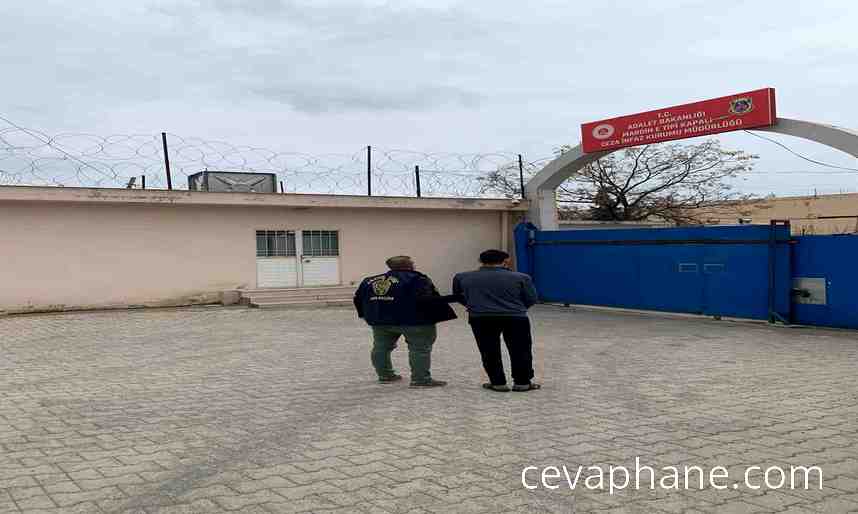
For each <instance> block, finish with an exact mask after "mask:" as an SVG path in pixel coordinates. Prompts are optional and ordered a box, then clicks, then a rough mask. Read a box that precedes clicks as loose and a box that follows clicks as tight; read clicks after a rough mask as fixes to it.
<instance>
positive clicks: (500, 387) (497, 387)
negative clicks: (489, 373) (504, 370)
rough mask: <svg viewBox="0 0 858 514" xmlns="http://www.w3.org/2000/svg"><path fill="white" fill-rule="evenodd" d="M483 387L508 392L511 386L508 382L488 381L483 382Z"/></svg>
mask: <svg viewBox="0 0 858 514" xmlns="http://www.w3.org/2000/svg"><path fill="white" fill-rule="evenodd" d="M483 389H488V390H490V391H497V392H499V393H508V392H509V386H508V385H506V384H503V385H494V384H491V383H489V382H486V383H485V384H483Z"/></svg>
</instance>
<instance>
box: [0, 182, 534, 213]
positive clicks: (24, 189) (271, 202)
mask: <svg viewBox="0 0 858 514" xmlns="http://www.w3.org/2000/svg"><path fill="white" fill-rule="evenodd" d="M3 202H51V203H85V204H143V205H221V206H238V207H300V208H324V209H330V208H340V209H343V208H347V209H427V210H429V209H434V210H446V209H456V210H466V211H526V210H527V206H528V202H527V200H520V201H518V200H506V199H505V200H497V199H485V198H433V197H429V198H408V197H397V196H353V195H314V194H293V193H286V194H281V193H209V192H204V191H187V190H179V189H173V190H166V189H119V188H94V187H57V186H0V203H3Z"/></svg>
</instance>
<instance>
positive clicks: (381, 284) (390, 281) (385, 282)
mask: <svg viewBox="0 0 858 514" xmlns="http://www.w3.org/2000/svg"><path fill="white" fill-rule="evenodd" d="M371 283H372V290H373V292H374V293H375V294H377V295H378V296H385V295H386V294H387V292H388V291H390V288H391V287H393V285H394V284H398V283H399V279H398V278H396V277H379V278H377V279H375V280H373V281H372V282H371Z"/></svg>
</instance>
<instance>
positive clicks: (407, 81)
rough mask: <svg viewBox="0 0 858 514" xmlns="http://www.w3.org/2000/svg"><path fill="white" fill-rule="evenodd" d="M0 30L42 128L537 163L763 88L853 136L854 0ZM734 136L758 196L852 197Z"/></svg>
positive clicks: (534, 6)
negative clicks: (662, 114) (635, 125)
mask: <svg viewBox="0 0 858 514" xmlns="http://www.w3.org/2000/svg"><path fill="white" fill-rule="evenodd" d="M0 26H2V28H3V31H2V33H3V37H2V39H0V63H2V65H3V71H2V74H0V88H2V89H0V91H2V93H3V94H2V98H0V115H3V116H5V117H7V118H9V119H10V120H12V121H14V122H15V123H18V124H21V125H23V126H26V127H31V128H35V129H39V130H41V131H43V132H46V133H49V134H55V133H59V132H88V133H97V134H105V135H106V134H115V133H122V134H127V133H145V134H149V133H153V134H157V133H159V132H161V131H162V130H163V131H169V132H172V133H176V134H182V135H187V136H197V137H201V138H205V139H220V140H227V141H230V142H234V143H236V144H250V145H256V146H264V147H270V148H274V149H278V150H284V151H296V152H307V153H326V152H353V151H355V150H358V149H360V148H361V147H362V146H365V145H368V144H371V145H374V146H378V147H384V148H406V149H412V150H417V151H426V152H437V151H449V152H462V153H485V152H492V151H507V152H515V153H518V152H521V153H524V154H525V155H526V156H528V157H530V158H536V157H542V156H546V155H550V154H551V151H552V149H553V148H555V147H557V146H559V145H561V144H565V143H576V142H577V141H578V140H579V137H580V136H579V134H580V128H579V126H580V124H581V123H583V122H586V121H592V120H596V119H600V118H607V117H612V116H617V115H622V114H629V113H633V112H638V111H644V110H650V109H655V108H659V107H664V106H669V105H674V104H678V103H685V102H688V101H695V100H701V99H706V98H710V97H717V96H723V95H728V94H732V93H736V92H742V91H747V90H752V89H758V88H762V87H774V88H776V90H777V96H778V114H779V115H780V116H783V117H793V118H799V119H807V120H815V121H823V122H827V123H831V124H835V125H840V126H845V127H852V128H858V102H856V101H855V94H856V92H858V35H856V27H858V8H856V7H855V2H854V0H842V1H834V0H826V1H823V2H819V1H817V2H808V1H806V0H805V1H791V0H788V1H782V0H781V1H774V0H767V1H756V2H748V1H734V0H721V1H718V2H713V1H712V0H648V1H646V2H642V1H616V2H611V1H609V0H604V1H601V2H570V1H569V0H557V1H554V0H545V1H538V0H533V1H529V2H520V1H518V2H506V1H499V0H468V1H461V2H460V1H451V0H433V1H425V2H419V1H415V0H397V1H392V2H381V1H345V0H312V1H295V0H196V1H191V0H135V1H130V0H110V1H104V0H83V1H76V2H72V1H70V0H26V1H24V0H3V1H2V2H0ZM0 124H2V122H0ZM722 139H723V141H724V144H725V145H726V146H729V147H732V148H741V149H746V150H749V151H753V152H755V153H759V154H760V155H761V157H762V158H761V159H760V161H759V163H758V165H757V170H758V171H757V173H756V174H755V175H753V176H752V177H750V178H749V179H748V180H747V181H746V182H744V183H743V185H742V187H743V189H744V190H747V191H749V192H753V193H768V192H777V193H780V194H800V193H807V192H809V191H811V190H812V189H813V188H814V187H817V188H818V189H819V190H820V192H832V191H833V192H836V191H839V190H840V189H844V190H850V191H855V190H858V173H856V172H848V171H847V172H838V171H837V170H833V169H826V168H822V167H819V166H815V165H812V164H810V163H807V162H804V161H802V160H800V159H798V158H796V157H794V156H791V155H789V154H787V153H786V152H785V151H783V150H782V149H780V148H778V147H776V146H774V145H772V144H770V143H766V142H763V141H759V140H755V139H754V138H753V137H751V136H749V135H746V134H742V133H737V134H732V135H729V136H725V137H723V138H722ZM782 141H784V142H786V143H787V144H789V145H790V146H791V147H793V148H795V149H796V150H797V151H799V152H802V153H804V154H807V155H808V156H810V157H813V158H816V159H819V160H823V161H826V162H830V163H832V164H838V165H841V166H848V167H853V168H855V167H858V163H857V162H856V160H855V159H852V158H850V157H848V156H846V155H844V154H840V153H838V152H836V151H832V150H828V149H826V148H825V147H823V146H821V145H817V144H810V143H804V142H802V141H799V140H795V139H791V138H783V139H782ZM806 171H812V172H815V174H806V173H803V172H806ZM797 172H802V173H797Z"/></svg>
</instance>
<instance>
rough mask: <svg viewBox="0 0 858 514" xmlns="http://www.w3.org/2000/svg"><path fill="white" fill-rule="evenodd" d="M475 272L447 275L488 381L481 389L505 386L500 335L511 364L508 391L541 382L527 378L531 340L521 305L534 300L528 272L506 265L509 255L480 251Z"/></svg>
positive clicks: (530, 369)
mask: <svg viewBox="0 0 858 514" xmlns="http://www.w3.org/2000/svg"><path fill="white" fill-rule="evenodd" d="M480 263H481V264H482V266H481V267H480V269H479V270H477V271H468V272H465V273H459V274H457V275H456V276H455V277H454V278H453V294H454V295H457V296H458V297H459V301H461V302H462V303H464V304H465V305H466V306H467V307H468V315H469V320H468V323H469V324H470V325H471V330H472V331H473V332H474V338H475V339H476V340H477V347H478V348H479V350H480V355H482V359H483V368H484V369H485V370H486V374H487V375H488V376H489V380H490V382H489V383H487V384H483V387H485V388H486V389H491V390H494V391H503V392H506V391H509V387H508V386H507V385H506V373H505V372H504V369H503V361H502V360H501V345H500V339H501V335H503V339H504V341H505V342H506V348H507V350H508V351H509V360H510V363H511V365H512V379H513V387H512V390H513V391H530V390H533V389H539V388H540V387H541V386H540V385H539V384H535V383H533V382H531V379H532V378H533V354H532V350H531V348H532V346H533V340H532V339H531V335H530V319H529V318H528V317H527V309H529V308H530V307H532V306H533V305H535V304H536V302H537V301H538V298H537V295H536V289H535V288H534V287H533V281H532V280H531V278H530V276H528V275H525V274H524V273H517V272H515V271H512V270H510V269H509V267H508V265H509V254H508V253H506V252H503V251H501V250H486V251H485V252H483V253H481V254H480Z"/></svg>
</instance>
